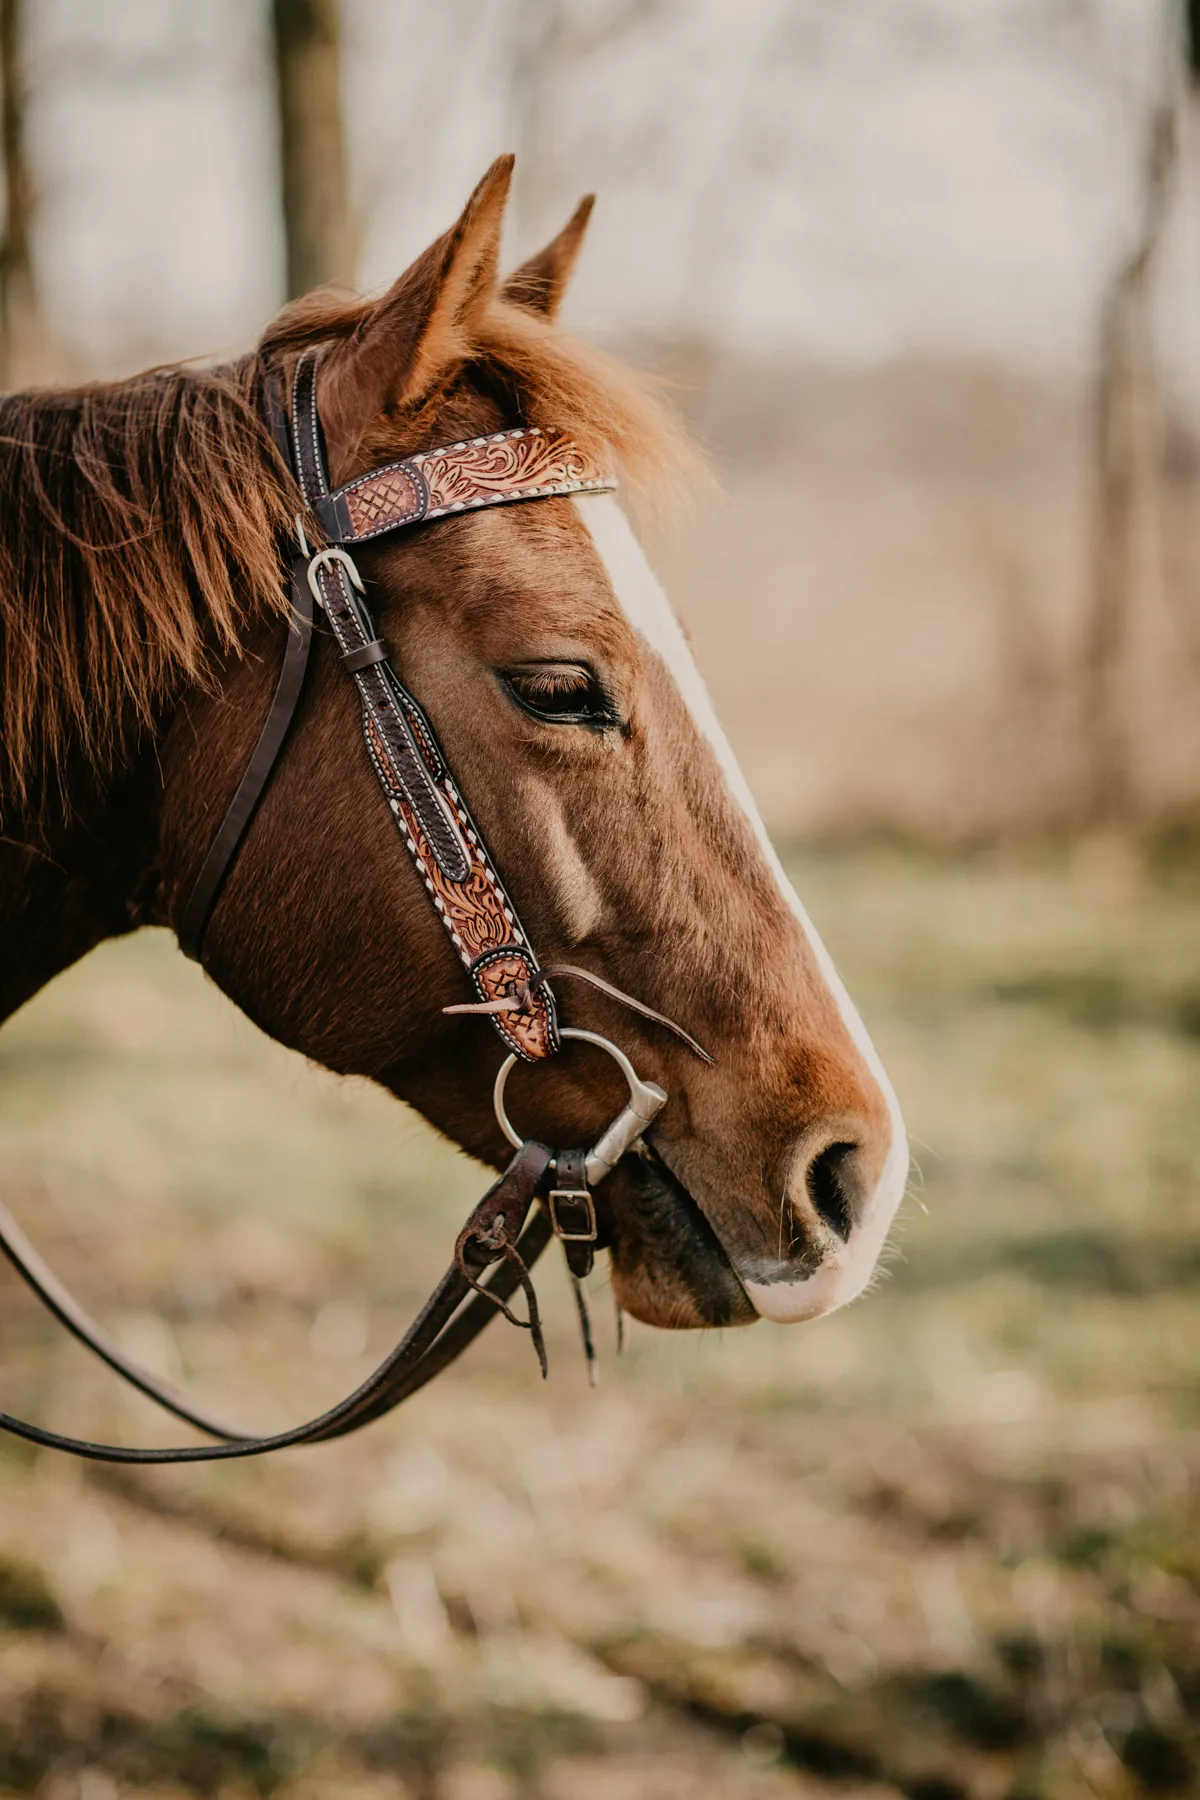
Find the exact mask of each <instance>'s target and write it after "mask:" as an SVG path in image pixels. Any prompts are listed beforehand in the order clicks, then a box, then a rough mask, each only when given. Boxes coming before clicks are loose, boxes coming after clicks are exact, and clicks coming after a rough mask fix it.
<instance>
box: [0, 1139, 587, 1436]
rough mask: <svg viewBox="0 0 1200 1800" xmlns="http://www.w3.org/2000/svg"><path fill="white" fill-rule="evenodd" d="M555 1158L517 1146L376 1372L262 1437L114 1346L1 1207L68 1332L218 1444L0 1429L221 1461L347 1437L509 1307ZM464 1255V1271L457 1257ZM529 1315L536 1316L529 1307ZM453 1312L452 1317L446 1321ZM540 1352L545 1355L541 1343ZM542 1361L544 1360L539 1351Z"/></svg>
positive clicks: (1, 1239) (10, 1239)
mask: <svg viewBox="0 0 1200 1800" xmlns="http://www.w3.org/2000/svg"><path fill="white" fill-rule="evenodd" d="M551 1160H552V1152H551V1151H550V1150H549V1149H548V1148H547V1146H546V1145H545V1144H539V1143H535V1142H533V1141H531V1142H529V1143H527V1144H524V1145H522V1147H521V1149H520V1150H518V1151H517V1153H516V1155H515V1156H514V1157H513V1158H512V1161H511V1162H510V1163H509V1165H508V1167H507V1168H506V1169H505V1171H504V1173H503V1174H502V1175H501V1176H500V1177H499V1178H498V1179H497V1180H496V1181H495V1182H493V1184H492V1186H491V1187H490V1188H489V1189H488V1191H487V1193H486V1194H485V1195H484V1196H483V1198H482V1200H480V1202H479V1204H478V1205H477V1206H476V1208H475V1210H474V1211H473V1212H472V1214H471V1216H470V1218H469V1219H468V1220H467V1223H466V1224H465V1225H464V1227H463V1229H462V1231H461V1232H460V1233H459V1238H458V1244H457V1245H456V1247H455V1249H456V1254H455V1261H454V1262H453V1263H452V1264H451V1266H450V1268H449V1269H448V1270H447V1271H446V1273H445V1275H443V1277H442V1279H441V1281H440V1282H439V1283H438V1285H437V1287H436V1288H435V1289H434V1291H433V1293H432V1294H431V1295H430V1297H429V1299H428V1300H427V1301H426V1302H425V1305H424V1306H423V1307H422V1308H421V1311H420V1312H419V1313H418V1315H417V1317H416V1319H415V1320H414V1321H413V1323H412V1325H411V1326H410V1327H409V1329H408V1331H407V1332H406V1333H405V1335H404V1337H403V1338H402V1339H401V1340H400V1342H399V1343H398V1344H397V1345H396V1348H395V1349H394V1350H393V1351H392V1353H391V1355H390V1356H388V1357H387V1358H386V1359H385V1360H384V1361H383V1362H382V1363H380V1365H379V1367H378V1368H377V1369H376V1370H375V1372H374V1374H372V1375H370V1376H369V1377H368V1378H367V1380H366V1381H364V1382H363V1383H362V1384H361V1386H359V1387H358V1388H356V1389H355V1391H354V1392H353V1393H352V1394H349V1395H347V1397H346V1399H344V1400H342V1401H341V1402H340V1403H339V1404H338V1405H337V1406H333V1407H331V1408H330V1409H329V1410H328V1411H327V1412H324V1413H321V1414H320V1415H319V1416H318V1417H317V1418H315V1419H310V1420H309V1421H308V1423H307V1424H305V1425H297V1426H294V1427H293V1429H292V1430H291V1431H280V1432H275V1433H273V1434H271V1435H269V1436H262V1437H260V1436H256V1435H251V1434H249V1433H246V1434H239V1433H235V1432H234V1431H232V1430H231V1429H230V1428H229V1427H228V1426H227V1425H224V1424H223V1423H221V1422H219V1421H218V1420H216V1419H213V1418H211V1417H210V1416H209V1415H208V1414H206V1413H205V1412H204V1411H203V1410H202V1409H201V1408H200V1407H197V1406H193V1405H192V1403H191V1402H190V1401H189V1400H186V1399H185V1398H184V1397H183V1396H182V1395H181V1394H176V1393H175V1392H174V1390H173V1389H171V1388H169V1387H167V1386H166V1384H165V1383H163V1382H161V1381H159V1380H157V1378H156V1377H154V1376H152V1375H149V1374H147V1373H146V1371H145V1370H142V1369H140V1368H138V1366H137V1364H135V1363H132V1362H131V1361H130V1360H129V1359H128V1358H127V1357H125V1356H124V1355H123V1354H122V1353H121V1352H119V1351H117V1350H116V1349H115V1347H114V1346H113V1345H112V1342H111V1340H110V1339H109V1338H108V1337H107V1335H106V1333H105V1332H104V1331H103V1330H102V1328H101V1327H100V1326H99V1325H97V1324H96V1323H95V1321H94V1320H92V1319H91V1318H89V1317H88V1315H87V1313H86V1312H85V1311H84V1310H83V1308H82V1307H81V1306H79V1305H78V1304H77V1303H76V1302H75V1301H74V1300H73V1299H72V1298H71V1296H70V1295H69V1294H68V1293H67V1291H66V1289H65V1288H63V1287H62V1285H61V1283H60V1282H58V1281H57V1280H56V1278H55V1277H54V1275H53V1274H52V1273H51V1272H50V1270H49V1269H48V1268H47V1267H46V1265H45V1264H44V1263H43V1262H42V1260H41V1258H40V1257H39V1256H38V1254H37V1252H36V1251H35V1250H34V1249H33V1246H32V1245H31V1244H29V1243H28V1242H27V1240H26V1239H25V1238H24V1236H23V1234H22V1233H21V1231H20V1229H19V1227H17V1226H16V1225H15V1222H14V1221H13V1220H11V1219H8V1217H7V1215H6V1214H5V1213H4V1212H3V1209H2V1208H0V1250H3V1252H4V1254H5V1255H6V1256H7V1257H8V1259H9V1261H10V1262H11V1263H12V1265H13V1267H14V1268H15V1269H16V1271H17V1273H18V1274H19V1275H20V1276H21V1277H22V1279H23V1280H24V1281H26V1282H27V1283H28V1285H29V1286H30V1287H31V1288H32V1289H33V1292H34V1293H35V1294H36V1295H37V1296H38V1298H39V1299H40V1300H42V1301H43V1302H44V1304H45V1305H46V1306H48V1307H49V1308H50V1310H51V1311H52V1312H53V1313H55V1314H56V1316H57V1317H58V1318H59V1319H61V1320H62V1322H63V1324H65V1325H66V1326H67V1328H68V1330H70V1331H71V1332H72V1333H73V1334H74V1336H75V1337H77V1338H79V1340H80V1341H81V1342H82V1343H84V1344H86V1345H87V1346H88V1348H89V1349H91V1350H93V1351H95V1353H96V1354H97V1355H98V1356H101V1357H103V1358H104V1360H105V1361H106V1362H107V1363H109V1364H110V1365H111V1366H112V1367H113V1368H114V1369H116V1371H117V1372H118V1374H120V1375H122V1376H124V1378H125V1379H126V1380H127V1381H129V1382H131V1383H132V1384H133V1386H135V1387H137V1388H140V1389H141V1391H142V1393H144V1394H146V1395H147V1396H148V1397H149V1398H150V1399H151V1400H154V1401H155V1402H156V1403H157V1404H158V1405H159V1406H161V1407H162V1408H163V1409H164V1410H165V1411H167V1412H170V1413H173V1414H174V1415H175V1416H176V1417H177V1418H180V1419H185V1420H187V1421H188V1423H189V1424H192V1425H195V1426H197V1427H198V1428H199V1429H200V1430H201V1431H205V1432H207V1433H208V1434H209V1436H210V1437H214V1438H217V1439H219V1440H220V1441H219V1442H218V1443H215V1444H188V1445H182V1446H178V1447H175V1446H172V1447H169V1448H163V1449H158V1448H155V1449H139V1448H136V1447H130V1446H127V1445H124V1444H99V1443H93V1442H91V1440H90V1439H87V1438H74V1437H67V1436H64V1435H63V1434H61V1433H59V1432H56V1431H46V1430H43V1428H42V1427H41V1426H40V1425H30V1424H28V1423H27V1422H26V1421H25V1420H24V1419H17V1418H14V1417H13V1416H12V1415H11V1414H10V1413H4V1412H0V1431H7V1432H9V1433H10V1434H11V1435H12V1436H14V1437H19V1438H24V1439H25V1440H26V1442H27V1443H31V1444H40V1445H42V1446H43V1448H45V1449H49V1450H64V1451H67V1452H69V1453H70V1454H71V1455H72V1456H79V1457H83V1458H84V1459H85V1460H87V1461H90V1462H114V1463H183V1462H218V1461H227V1460H229V1459H231V1458H238V1457H247V1456H266V1455H267V1454H268V1453H269V1452H271V1451H274V1450H285V1449H288V1448H291V1447H293V1446H296V1445H299V1444H319V1443H325V1442H327V1441H329V1440H330V1439H332V1438H338V1437H345V1436H346V1435H347V1434H348V1433H349V1432H351V1431H357V1430H359V1429H360V1428H361V1427H362V1426H363V1425H367V1424H369V1423H370V1422H371V1421H372V1420H373V1419H378V1418H380V1417H382V1415H383V1414H384V1413H388V1412H391V1410H392V1409H393V1407H396V1406H398V1405H399V1404H400V1402H401V1401H402V1400H406V1399H407V1398H408V1396H409V1395H410V1394H413V1393H415V1392H416V1391H417V1389H418V1388H421V1387H424V1385H425V1383H426V1382H427V1381H430V1380H432V1379H433V1377H434V1375H436V1374H438V1373H440V1371H441V1370H442V1369H444V1368H445V1367H446V1365H447V1363H448V1362H451V1361H453V1359H454V1357H456V1356H458V1355H460V1354H461V1353H462V1351H463V1350H465V1349H466V1347H467V1345H468V1344H470V1343H471V1342H473V1341H474V1339H475V1338H476V1337H478V1335H479V1333H480V1332H481V1331H482V1330H483V1328H484V1326H485V1325H487V1324H488V1323H489V1322H490V1321H491V1320H492V1319H493V1318H495V1316H496V1311H497V1309H498V1307H503V1308H504V1310H507V1307H506V1306H505V1304H504V1303H505V1302H506V1301H507V1299H508V1296H509V1295H510V1294H511V1293H513V1291H514V1290H515V1288H516V1286H517V1282H518V1281H520V1280H521V1279H522V1277H523V1276H524V1278H525V1280H526V1282H527V1280H528V1276H527V1270H528V1268H529V1266H530V1265H531V1264H532V1263H533V1262H534V1261H535V1260H536V1258H537V1257H538V1256H539V1255H540V1253H541V1251H542V1250H543V1249H544V1247H545V1245H546V1243H547V1242H548V1241H549V1238H550V1227H549V1222H548V1221H545V1220H543V1219H542V1218H541V1217H540V1216H539V1218H537V1219H535V1220H534V1221H533V1222H532V1224H531V1225H530V1226H529V1228H528V1229H527V1230H525V1229H524V1227H525V1220H526V1218H527V1216H528V1213H529V1208H530V1206H531V1205H532V1203H533V1200H534V1197H535V1195H536V1194H537V1192H538V1189H539V1187H540V1186H541V1184H542V1182H543V1179H544V1177H545V1175H546V1172H547V1170H548V1169H549V1167H550V1163H551ZM501 1256H504V1257H505V1258H506V1259H507V1260H506V1262H505V1263H504V1265H503V1266H502V1267H501V1268H500V1269H499V1270H497V1271H496V1274H495V1275H494V1276H493V1278H492V1279H491V1281H490V1282H489V1283H488V1285H487V1287H486V1288H484V1289H482V1290H481V1291H480V1293H479V1294H478V1295H477V1298H476V1301H474V1302H472V1303H471V1304H469V1305H468V1306H467V1307H466V1308H465V1309H464V1311H463V1312H462V1313H461V1314H460V1315H459V1317H458V1318H457V1319H456V1318H455V1317H454V1315H455V1313H457V1312H458V1309H459V1307H460V1306H461V1305H462V1303H463V1301H464V1300H466V1299H467V1297H468V1295H469V1294H470V1292H471V1290H472V1288H473V1287H478V1280H477V1277H478V1275H479V1274H481V1273H482V1272H483V1271H484V1270H485V1269H486V1268H487V1267H488V1266H489V1265H490V1264H491V1263H493V1262H495V1261H496V1260H497V1259H498V1258H499V1257H501ZM467 1258H469V1272H468V1273H464V1271H463V1268H462V1267H461V1266H460V1265H461V1264H462V1262H463V1261H464V1260H465V1259H467ZM533 1316H534V1317H535V1316H536V1315H533ZM452 1321H453V1323H452ZM539 1354H540V1355H542V1356H543V1359H544V1353H543V1352H541V1350H540V1346H539ZM543 1367H544V1360H543Z"/></svg>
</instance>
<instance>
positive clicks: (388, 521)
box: [309, 425, 616, 544]
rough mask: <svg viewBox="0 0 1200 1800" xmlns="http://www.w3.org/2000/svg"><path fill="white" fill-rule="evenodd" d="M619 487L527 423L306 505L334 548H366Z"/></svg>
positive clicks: (407, 462)
mask: <svg viewBox="0 0 1200 1800" xmlns="http://www.w3.org/2000/svg"><path fill="white" fill-rule="evenodd" d="M615 486H616V483H615V482H614V481H613V480H612V478H611V477H610V476H606V475H601V474H599V473H598V472H597V471H596V469H595V468H594V467H593V465H592V464H591V463H590V462H589V461H588V459H587V457H586V456H585V455H584V454H583V452H582V451H581V450H580V449H579V448H578V446H577V445H575V444H573V443H572V441H571V439H570V438H569V437H567V436H565V434H564V433H562V432H555V431H542V430H540V429H539V428H538V427H537V426H536V425H524V426H522V427H521V428H520V429H519V430H517V431H497V432H493V433H492V434H491V436H489V437H477V438H467V439H465V440H464V441H463V442H462V443H458V444H446V445H445V446H443V447H442V448H441V449H439V450H426V451H424V452H422V453H421V454H420V455H418V456H406V457H403V458H401V460H400V461H399V462H394V463H387V464H386V465H385V466H384V467H383V468H381V469H373V470H372V471H371V473H370V474H369V475H360V476H359V478H358V480H357V481H350V482H347V483H346V485H345V487H340V488H338V490H337V492H336V493H333V494H330V493H327V492H324V491H323V492H321V493H320V494H319V495H318V496H317V497H316V498H315V499H313V500H310V502H309V505H310V506H311V508H312V511H313V514H314V515H315V517H316V519H317V521H318V523H319V524H320V527H321V530H322V532H323V534H324V536H325V537H326V538H327V539H328V541H329V542H330V543H331V544H362V543H366V541H367V540H368V539H369V538H375V537H381V536H382V535H383V533H384V532H386V531H395V530H396V529H397V527H398V526H401V525H419V524H421V523H422V522H423V521H424V520H426V519H444V518H446V517H447V516H448V515H449V514H450V513H460V512H473V511H477V510H478V509H479V508H480V507H484V506H502V505H506V504H509V503H510V502H512V501H514V500H543V499H546V498H547V497H549V496H550V495H556V494H605V493H610V492H611V491H612V489H613V488H614V487H615Z"/></svg>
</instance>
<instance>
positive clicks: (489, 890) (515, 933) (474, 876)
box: [366, 720, 558, 1062]
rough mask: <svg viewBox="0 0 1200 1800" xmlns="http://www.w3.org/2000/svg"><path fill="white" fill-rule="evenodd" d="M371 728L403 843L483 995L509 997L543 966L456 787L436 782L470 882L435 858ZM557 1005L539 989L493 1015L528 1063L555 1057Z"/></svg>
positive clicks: (377, 762) (375, 756) (373, 751)
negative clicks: (518, 1005) (521, 1006)
mask: <svg viewBox="0 0 1200 1800" xmlns="http://www.w3.org/2000/svg"><path fill="white" fill-rule="evenodd" d="M366 729H367V741H368V744H369V746H370V749H371V754H372V760H373V761H374V762H375V766H376V768H377V769H378V770H379V772H380V775H381V778H382V779H383V781H384V786H385V788H386V789H387V793H388V798H389V801H390V804H391V806H392V810H393V812H394V813H395V816H396V822H397V824H398V825H399V826H400V829H401V830H402V832H403V833H404V841H405V843H406V844H407V846H408V849H409V852H410V854H411V856H412V858H413V861H414V862H415V863H416V865H417V870H418V873H419V874H420V876H421V879H422V881H424V883H425V886H426V888H427V889H428V890H429V894H430V896H431V898H432V900H433V904H434V906H435V907H436V908H437V911H438V914H439V916H440V918H441V920H442V923H443V925H444V926H445V927H446V930H447V932H448V933H449V936H450V941H451V943H452V944H453V945H454V948H455V949H456V950H457V952H458V954H459V956H460V958H461V959H462V962H463V964H464V965H465V967H466V968H467V970H468V971H469V972H470V974H471V976H472V979H473V980H474V982H475V985H476V987H477V989H478V991H479V994H480V997H481V999H484V1000H497V999H503V998H506V997H507V996H508V995H509V994H510V993H512V992H514V991H515V990H516V989H517V988H518V987H520V986H521V985H522V984H523V983H525V982H527V981H528V980H529V978H530V976H531V975H532V974H533V972H534V970H535V969H536V967H537V963H536V960H535V958H534V956H533V952H532V951H531V950H530V949H529V947H528V945H527V943H526V941H525V936H524V933H523V932H522V930H521V928H520V926H519V925H518V924H517V921H516V916H515V914H514V912H513V909H512V907H511V906H510V904H509V901H508V896H507V895H506V894H505V892H504V889H503V888H502V887H501V885H500V880H499V877H498V876H497V875H496V873H495V871H494V869H493V868H492V866H491V864H490V862H489V861H488V858H487V855H486V852H485V851H484V849H483V846H482V844H481V842H480V840H479V835H478V833H477V832H476V830H475V827H474V825H473V823H472V821H471V819H470V816H469V814H468V813H467V812H466V809H465V808H464V806H463V803H462V800H461V798H460V796H459V793H458V790H457V789H456V788H455V787H454V785H453V783H452V782H450V781H449V780H444V781H441V782H439V783H438V784H437V786H438V790H439V792H440V793H441V794H442V796H443V798H444V799H445V801H446V803H447V805H448V806H449V807H450V809H451V811H452V812H453V814H454V816H455V818H456V820H457V822H458V826H459V829H460V830H461V832H462V834H463V839H464V841H465V843H466V846H467V852H468V855H469V857H470V861H471V867H470V872H469V873H468V875H467V877H466V879H465V880H463V881H451V880H450V879H449V877H448V876H446V875H445V874H443V872H442V871H441V870H440V869H439V868H438V865H437V861H436V859H435V858H434V857H433V856H432V855H431V853H430V850H429V845H428V844H427V842H426V840H425V837H424V834H423V833H422V831H421V825H420V821H419V819H418V818H417V815H416V813H415V812H414V811H413V809H412V807H411V806H410V805H409V804H408V801H407V799H406V797H405V794H404V792H403V790H402V789H401V788H400V787H399V786H398V784H397V783H396V782H394V781H393V780H391V779H390V778H389V775H388V762H387V756H386V752H385V751H384V749H383V745H382V741H381V739H380V736H379V733H378V732H377V730H376V729H375V726H374V724H373V723H372V722H371V721H370V720H368V722H367V728H366ZM506 949H507V950H510V951H511V956H508V957H502V956H498V955H497V954H496V953H497V952H498V951H502V950H506ZM480 957H484V958H486V961H485V962H484V963H483V964H482V965H479V959H480ZM477 965H479V966H477ZM551 1006H552V1002H551V1001H548V1000H547V998H546V996H545V994H544V993H543V991H542V990H541V989H538V990H537V991H536V992H535V993H534V994H532V995H531V996H530V998H529V1002H528V1004H527V1006H526V1008H525V1010H524V1011H523V1012H520V1013H497V1014H495V1015H494V1016H493V1022H494V1024H495V1025H496V1028H497V1030H498V1031H499V1032H500V1033H501V1034H502V1036H503V1037H504V1039H505V1041H506V1042H507V1043H508V1044H509V1045H510V1046H511V1047H512V1049H514V1050H515V1051H516V1052H517V1055H518V1056H520V1057H522V1058H523V1059H524V1060H525V1061H527V1062H538V1061H540V1060H541V1059H542V1058H543V1057H546V1056H552V1055H553V1054H554V1052H555V1050H557V1048H558V1037H557V1032H556V1030H555V1027H554V1020H553V1014H552V1011H551Z"/></svg>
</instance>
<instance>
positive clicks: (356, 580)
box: [297, 519, 367, 607]
mask: <svg viewBox="0 0 1200 1800" xmlns="http://www.w3.org/2000/svg"><path fill="white" fill-rule="evenodd" d="M297 523H299V520H298V519H297ZM335 563H336V564H337V565H338V566H339V567H340V568H343V569H344V570H345V571H346V574H347V575H348V576H349V578H350V584H351V586H352V587H355V588H357V589H358V592H359V593H360V594H365V593H366V591H367V590H366V586H365V584H364V582H363V578H362V576H361V575H360V574H359V572H358V567H357V565H356V563H355V561H354V558H353V557H352V556H351V555H350V553H349V551H347V550H341V549H336V548H335V549H331V550H318V551H317V554H316V555H315V556H314V557H312V558H311V560H310V561H309V565H308V585H309V587H310V588H311V589H312V597H313V599H314V600H315V601H316V603H317V605H318V606H320V607H324V605H325V598H324V595H323V594H322V593H321V584H320V582H319V581H318V579H317V577H318V576H319V574H320V572H321V570H322V569H332V568H333V566H334V564H335Z"/></svg>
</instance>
